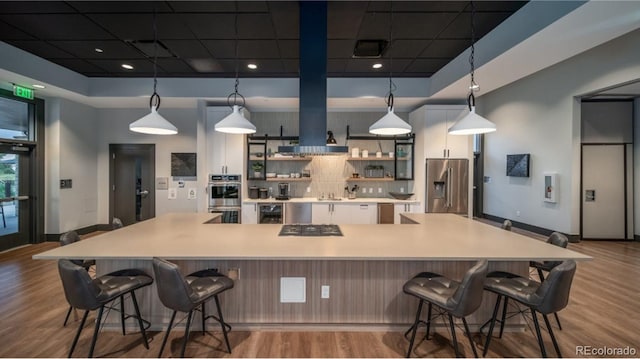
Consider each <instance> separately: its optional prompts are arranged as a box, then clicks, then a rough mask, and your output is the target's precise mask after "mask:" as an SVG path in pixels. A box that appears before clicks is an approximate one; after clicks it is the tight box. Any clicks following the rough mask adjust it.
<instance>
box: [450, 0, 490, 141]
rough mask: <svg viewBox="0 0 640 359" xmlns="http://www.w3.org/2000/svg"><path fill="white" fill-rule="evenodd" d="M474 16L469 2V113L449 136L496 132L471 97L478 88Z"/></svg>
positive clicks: (452, 127)
mask: <svg viewBox="0 0 640 359" xmlns="http://www.w3.org/2000/svg"><path fill="white" fill-rule="evenodd" d="M475 15H476V7H475V4H474V3H473V1H471V55H469V64H470V65H471V73H470V75H471V84H470V85H469V96H468V97H467V105H468V106H469V113H467V114H466V115H465V116H464V117H462V118H461V119H459V120H458V121H457V122H456V123H454V124H453V126H451V127H449V134H451V135H477V134H481V133H488V132H494V131H495V130H496V124H495V123H493V122H491V121H489V120H487V119H486V118H484V117H482V116H480V115H478V114H477V113H476V98H475V96H474V95H473V92H474V91H478V90H479V89H480V86H478V84H476V81H475V78H474V72H475V64H474V55H475V37H476V30H475V23H474V18H475Z"/></svg>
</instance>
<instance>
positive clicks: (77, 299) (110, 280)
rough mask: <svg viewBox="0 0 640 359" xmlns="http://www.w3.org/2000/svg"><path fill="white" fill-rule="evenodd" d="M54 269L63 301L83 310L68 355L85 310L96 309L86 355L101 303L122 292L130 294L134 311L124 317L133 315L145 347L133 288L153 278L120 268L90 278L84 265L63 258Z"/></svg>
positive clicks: (144, 334)
mask: <svg viewBox="0 0 640 359" xmlns="http://www.w3.org/2000/svg"><path fill="white" fill-rule="evenodd" d="M58 271H59V272H60V279H62V286H63V288H64V295H65V297H66V298H67V302H69V304H70V305H71V306H72V307H73V308H77V309H83V310H84V311H85V312H84V315H83V317H82V322H81V323H80V326H79V327H78V332H77V333H76V336H75V338H74V339H73V344H71V350H70V351H69V357H71V354H73V350H74V349H75V347H76V344H77V343H78V338H80V333H81V332H82V328H83V327H84V324H85V322H86V321H87V316H88V315H89V312H90V311H92V310H96V309H99V310H98V317H97V319H96V326H95V329H94V331H93V339H92V340H91V348H90V349H89V357H92V356H93V349H94V348H95V345H96V340H97V339H98V332H99V330H100V324H101V322H102V314H103V311H104V308H105V306H106V305H107V304H109V302H111V301H113V300H115V299H117V298H122V297H123V296H124V295H125V294H131V301H132V302H133V307H134V309H135V311H136V314H135V315H131V316H127V318H130V317H135V318H136V319H137V320H138V325H139V326H140V333H141V334H142V339H143V341H144V346H145V348H147V349H149V343H148V341H147V335H146V333H145V328H144V325H143V324H142V322H143V319H142V317H141V316H140V309H139V308H138V301H137V300H136V295H135V292H134V291H135V290H136V289H139V288H142V287H145V286H148V285H150V284H151V283H153V279H152V278H151V277H150V276H149V275H147V274H146V273H144V272H143V271H141V270H138V269H124V270H119V271H116V272H113V273H109V274H106V275H103V276H101V277H98V278H96V279H91V277H90V276H89V273H87V271H86V270H85V269H84V268H82V267H81V266H79V265H77V264H74V263H72V262H71V261H70V260H67V259H61V260H59V261H58ZM125 319H126V318H125ZM123 325H124V324H123Z"/></svg>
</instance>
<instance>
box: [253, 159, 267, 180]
mask: <svg viewBox="0 0 640 359" xmlns="http://www.w3.org/2000/svg"><path fill="white" fill-rule="evenodd" d="M263 168H264V165H263V164H262V162H254V163H252V164H251V169H253V177H254V178H262V169H263Z"/></svg>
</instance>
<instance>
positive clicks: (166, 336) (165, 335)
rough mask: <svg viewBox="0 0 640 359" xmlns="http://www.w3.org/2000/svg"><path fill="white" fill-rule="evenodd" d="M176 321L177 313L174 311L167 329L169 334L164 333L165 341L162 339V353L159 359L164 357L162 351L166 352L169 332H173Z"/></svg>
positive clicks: (159, 354)
mask: <svg viewBox="0 0 640 359" xmlns="http://www.w3.org/2000/svg"><path fill="white" fill-rule="evenodd" d="M174 319H176V311H175V310H174V311H173V314H171V319H170V320H169V326H168V327H167V332H166V333H164V339H162V345H161V346H160V352H159V353H158V358H160V357H161V356H162V351H163V350H164V346H165V344H167V338H168V337H169V332H171V327H172V326H173V320H174Z"/></svg>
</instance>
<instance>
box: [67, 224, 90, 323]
mask: <svg viewBox="0 0 640 359" xmlns="http://www.w3.org/2000/svg"><path fill="white" fill-rule="evenodd" d="M79 240H80V236H79V235H78V232H76V231H69V232H66V233H63V234H61V235H60V246H61V247H63V246H66V245H68V244H71V243H75V242H77V241H79ZM71 263H74V264H77V265H79V266H81V267H82V268H84V269H85V270H86V271H87V272H88V271H89V268H91V266H94V265H95V264H96V261H95V259H72V260H71ZM72 310H73V307H72V306H69V310H68V311H67V316H66V317H64V323H63V324H62V326H63V327H66V326H67V322H68V321H69V316H70V315H71V311H72Z"/></svg>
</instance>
